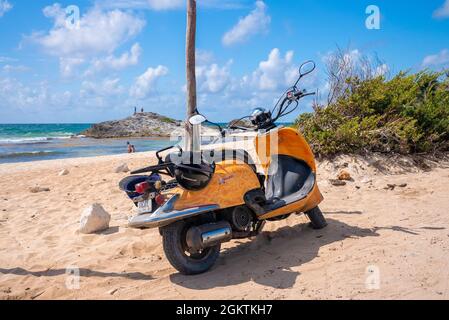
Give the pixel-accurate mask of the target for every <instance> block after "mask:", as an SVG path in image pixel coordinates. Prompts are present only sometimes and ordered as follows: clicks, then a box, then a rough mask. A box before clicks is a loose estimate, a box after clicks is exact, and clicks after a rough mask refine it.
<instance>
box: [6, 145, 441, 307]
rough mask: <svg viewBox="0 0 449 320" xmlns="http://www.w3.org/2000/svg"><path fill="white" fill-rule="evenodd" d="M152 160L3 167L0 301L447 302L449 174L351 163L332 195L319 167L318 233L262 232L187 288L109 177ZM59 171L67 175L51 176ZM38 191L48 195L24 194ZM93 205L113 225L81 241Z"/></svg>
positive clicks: (237, 244)
mask: <svg viewBox="0 0 449 320" xmlns="http://www.w3.org/2000/svg"><path fill="white" fill-rule="evenodd" d="M152 155H153V153H145V154H144V153H141V154H133V155H119V156H106V157H96V158H85V159H69V160H54V161H53V160H52V161H40V162H34V163H20V164H3V165H0V176H1V179H0V242H1V244H0V298H2V299H66V298H69V299H84V298H87V299H131V298H138V299H243V298H244V299H330V298H338V299H348V298H352V299H370V298H381V299H388V298H392V299H398V298H412V299H415V298H425V299H448V298H449V291H448V281H449V268H448V266H449V229H448V228H449V212H448V211H449V192H448V186H449V169H448V168H447V167H446V168H442V167H439V168H435V169H434V170H432V171H431V172H422V171H417V172H408V173H402V174H398V175H391V174H382V173H380V172H379V171H378V170H376V169H374V167H372V166H367V165H365V164H363V165H356V164H355V160H354V159H352V158H348V159H349V160H348V161H349V170H350V171H351V172H352V173H353V175H354V177H355V181H354V182H350V183H348V185H347V186H344V187H333V186H330V185H329V183H328V182H327V179H328V178H330V177H333V176H334V175H335V173H336V171H338V168H337V167H335V163H328V162H326V163H321V164H320V169H319V170H320V171H319V174H320V176H319V180H320V185H321V188H322V191H323V194H324V196H325V201H324V202H323V204H322V205H321V207H322V209H323V211H324V212H325V213H326V217H327V219H328V221H329V226H328V227H327V228H326V229H325V230H322V231H314V230H311V229H309V228H308V227H307V225H306V223H307V219H306V218H305V217H304V216H291V217H290V218H289V219H288V220H285V221H281V222H276V223H269V224H268V225H267V227H266V229H265V232H264V233H263V234H262V235H260V236H259V237H258V238H256V239H253V240H245V241H234V242H232V243H229V244H226V245H224V248H223V252H222V256H221V258H220V259H219V260H218V263H217V265H216V266H215V267H214V268H213V270H211V271H210V272H208V273H206V274H203V275H199V276H194V277H187V276H182V275H180V274H178V273H176V271H175V270H174V269H173V268H172V267H171V266H170V264H169V263H168V262H167V260H166V259H165V257H164V254H163V250H162V247H161V239H160V236H159V233H158V230H146V231H140V230H134V229H129V228H127V220H128V217H129V216H131V215H132V214H133V205H132V203H131V201H129V200H128V199H127V197H126V196H125V195H124V194H123V193H122V192H121V191H120V190H119V189H118V187H117V184H118V182H119V181H120V180H121V179H122V178H123V177H125V176H126V174H116V173H114V168H115V167H116V166H117V165H119V164H121V163H123V162H126V163H128V165H129V167H130V168H131V169H136V168H139V167H142V166H146V165H148V164H149V161H150V159H151V156H152ZM353 161H354V163H353ZM64 168H65V169H68V170H69V171H70V174H69V175H67V176H62V177H60V176H58V173H59V172H60V171H61V170H62V169H64ZM361 168H363V169H361ZM399 171H402V170H399ZM411 171H413V170H411ZM415 171H416V170H415ZM364 177H370V178H372V180H373V183H372V184H370V183H361V180H362V179H363V178H364ZM403 182H406V183H407V184H408V185H407V187H405V188H396V189H395V190H394V191H390V190H384V187H385V186H386V184H387V183H396V184H400V183H403ZM36 185H38V186H40V187H48V188H50V190H51V191H50V192H43V193H37V194H32V193H30V192H29V191H28V190H29V188H30V187H34V186H36ZM356 186H359V187H360V189H357V188H356ZM94 202H98V203H101V204H102V205H103V206H104V207H105V209H106V210H107V211H109V213H110V214H111V215H112V221H111V229H110V230H109V231H107V232H104V233H102V234H95V235H81V234H78V233H77V232H76V230H77V227H78V222H79V218H80V214H81V212H82V210H83V209H84V208H85V207H86V206H88V205H90V204H92V203H94ZM69 266H77V267H78V268H80V271H81V278H80V283H79V284H80V289H71V288H72V287H73V284H75V285H76V282H75V283H73V282H71V278H70V277H68V276H67V275H66V268H67V267H69ZM370 266H371V267H370ZM367 268H371V269H372V270H374V273H372V274H370V273H369V272H367ZM377 272H379V281H380V282H379V284H380V289H378V290H371V289H369V288H367V286H366V285H365V281H366V279H367V277H369V276H370V275H371V278H372V277H373V276H374V277H375V276H377ZM67 285H68V286H67Z"/></svg>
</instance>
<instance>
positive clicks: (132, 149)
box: [126, 141, 136, 153]
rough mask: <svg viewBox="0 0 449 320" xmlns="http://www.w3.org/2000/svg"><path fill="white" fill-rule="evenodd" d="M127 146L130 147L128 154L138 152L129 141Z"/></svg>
mask: <svg viewBox="0 0 449 320" xmlns="http://www.w3.org/2000/svg"><path fill="white" fill-rule="evenodd" d="M126 144H127V145H128V153H135V152H136V147H134V145H132V144H131V143H129V141H128V142H127V143H126Z"/></svg>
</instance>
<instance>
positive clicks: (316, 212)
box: [306, 207, 327, 230]
mask: <svg viewBox="0 0 449 320" xmlns="http://www.w3.org/2000/svg"><path fill="white" fill-rule="evenodd" d="M306 216H307V217H309V219H310V225H311V226H312V228H313V229H317V230H319V229H323V228H325V227H326V226H327V222H326V218H324V216H323V213H322V212H321V210H320V208H319V207H315V208H313V209H312V210H310V211H307V212H306Z"/></svg>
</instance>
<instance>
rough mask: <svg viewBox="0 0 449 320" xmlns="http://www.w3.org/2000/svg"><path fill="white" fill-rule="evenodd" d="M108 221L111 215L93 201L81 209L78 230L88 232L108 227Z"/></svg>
mask: <svg viewBox="0 0 449 320" xmlns="http://www.w3.org/2000/svg"><path fill="white" fill-rule="evenodd" d="M110 221H111V215H110V214H109V213H107V212H106V210H104V209H103V207H102V206H101V205H100V204H98V203H95V204H93V205H92V206H90V207H88V208H86V209H85V210H84V211H83V213H82V215H81V220H80V229H79V232H81V233H85V234H90V233H95V232H99V231H103V230H106V229H109V222H110Z"/></svg>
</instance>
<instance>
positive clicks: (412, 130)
mask: <svg viewBox="0 0 449 320" xmlns="http://www.w3.org/2000/svg"><path fill="white" fill-rule="evenodd" d="M448 75H449V73H443V72H441V73H437V72H432V71H429V70H426V71H421V72H419V73H416V74H407V73H405V72H401V73H399V74H398V75H396V76H395V77H393V78H392V79H386V78H385V77H383V76H378V77H374V78H370V79H366V80H360V79H359V78H357V77H352V78H349V79H347V80H346V81H347V84H348V86H347V88H346V89H345V91H344V92H343V93H342V94H341V95H340V96H339V97H338V99H336V101H335V102H333V103H331V104H330V105H328V106H323V105H318V106H315V107H314V109H315V110H314V112H313V113H306V114H302V115H300V116H299V118H298V119H297V120H296V122H295V126H297V127H299V129H300V130H301V131H302V133H303V134H304V136H305V138H306V139H307V140H308V141H309V142H310V143H311V146H312V148H313V150H314V151H315V153H317V154H318V155H322V156H332V155H335V154H337V153H361V152H364V151H374V152H396V153H402V154H409V153H429V152H438V151H447V150H449V79H448Z"/></svg>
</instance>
